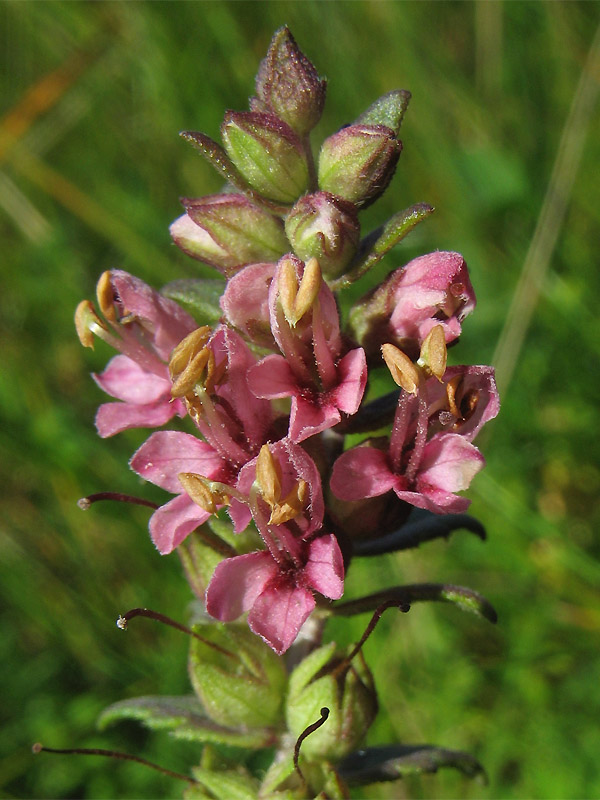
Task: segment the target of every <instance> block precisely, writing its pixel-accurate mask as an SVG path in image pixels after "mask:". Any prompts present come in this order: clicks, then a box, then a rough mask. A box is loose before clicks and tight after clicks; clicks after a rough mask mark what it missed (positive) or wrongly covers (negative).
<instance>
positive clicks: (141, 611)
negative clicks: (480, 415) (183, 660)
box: [117, 608, 238, 659]
mask: <svg viewBox="0 0 600 800" xmlns="http://www.w3.org/2000/svg"><path fill="white" fill-rule="evenodd" d="M135 617H147V618H148V619H153V620H155V621H156V622H162V623H163V625H169V626H170V627H171V628H175V630H178V631H181V632H182V633H187V635H188V636H193V637H194V639H198V641H199V642H202V644H205V645H206V646H207V647H210V648H212V649H213V650H216V651H217V652H218V653H221V655H224V656H227V658H234V659H237V658H238V656H237V655H236V654H235V653H232V652H231V651H230V650H226V649H225V648H224V647H221V646H220V645H218V644H215V643H214V642H209V641H208V639H205V638H204V637H203V636H200V634H199V633H196V632H195V631H193V630H192V629H191V628H188V627H187V626H186V625H182V624H181V622H176V621H175V620H174V619H171V617H167V616H166V615H165V614H161V613H160V612H159V611H152V610H151V609H149V608H132V609H131V611H128V612H127V613H126V614H123V616H121V614H119V618H118V619H117V628H120V629H121V630H122V631H126V630H127V625H128V623H129V620H131V619H134V618H135Z"/></svg>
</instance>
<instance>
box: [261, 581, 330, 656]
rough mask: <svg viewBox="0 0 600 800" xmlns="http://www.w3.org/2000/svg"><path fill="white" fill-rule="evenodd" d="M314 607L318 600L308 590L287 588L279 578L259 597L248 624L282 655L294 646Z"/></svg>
mask: <svg viewBox="0 0 600 800" xmlns="http://www.w3.org/2000/svg"><path fill="white" fill-rule="evenodd" d="M314 607H315V598H314V597H313V596H312V594H311V593H310V592H309V591H308V590H307V589H303V588H301V587H298V586H294V585H286V584H284V583H281V582H279V581H278V580H277V578H275V579H273V580H272V581H271V582H270V583H269V584H268V585H267V586H266V588H265V589H264V590H263V592H262V593H261V594H260V595H259V596H258V597H257V599H256V601H255V603H254V605H253V606H252V609H251V611H250V613H249V614H248V625H249V626H250V629H251V630H253V631H254V633H256V634H258V635H259V636H261V637H262V638H263V639H264V640H265V642H266V643H267V644H268V645H269V646H270V647H272V648H273V650H274V651H275V652H276V653H277V654H278V655H281V654H282V653H285V651H286V650H287V649H288V647H289V646H290V645H291V644H292V643H293V641H294V639H295V638H296V636H297V635H298V631H299V630H300V628H301V627H302V625H303V624H304V622H305V621H306V619H307V618H308V616H309V614H310V612H311V611H312V610H313V608H314Z"/></svg>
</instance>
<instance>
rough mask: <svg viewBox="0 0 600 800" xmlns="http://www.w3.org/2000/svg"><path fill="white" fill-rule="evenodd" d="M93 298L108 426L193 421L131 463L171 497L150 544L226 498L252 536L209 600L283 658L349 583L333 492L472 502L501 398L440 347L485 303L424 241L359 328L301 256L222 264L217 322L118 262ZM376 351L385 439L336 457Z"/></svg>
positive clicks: (173, 544)
mask: <svg viewBox="0 0 600 800" xmlns="http://www.w3.org/2000/svg"><path fill="white" fill-rule="evenodd" d="M190 224H192V223H191V222H190ZM98 305H99V307H100V311H101V312H102V315H103V318H102V317H100V315H99V314H97V312H96V310H95V309H94V307H93V306H92V304H91V303H86V302H84V303H82V304H80V307H79V308H78V311H77V316H76V322H77V327H78V331H79V334H80V338H81V339H82V341H83V343H84V344H90V339H91V334H92V333H94V334H97V335H98V336H100V337H101V338H103V339H104V340H106V341H108V342H109V343H110V344H112V345H113V346H115V347H116V348H117V349H118V350H119V351H120V353H121V354H120V355H117V356H116V357H115V358H113V359H112V360H111V361H110V363H109V365H108V367H107V368H106V370H105V371H104V372H103V373H102V374H101V375H95V376H94V377H95V380H96V382H97V383H98V384H99V386H100V387H101V388H102V389H103V390H104V391H106V392H107V393H108V394H109V395H111V396H112V397H114V398H116V400H117V401H118V402H111V403H108V404H104V405H102V406H100V408H99V410H98V415H97V418H96V425H97V428H98V432H99V434H100V435H101V436H103V437H106V436H111V435H113V434H115V433H117V432H119V431H122V430H125V429H126V428H134V427H146V428H157V427H160V426H162V425H164V424H165V423H167V422H168V421H169V420H171V419H172V418H173V417H175V416H179V417H182V418H183V417H185V416H187V417H188V418H189V422H188V423H187V425H188V427H187V428H186V429H185V430H183V429H177V430H159V431H155V432H154V433H152V434H151V435H150V437H149V438H148V439H147V440H146V441H145V442H144V444H142V446H141V447H140V448H139V449H138V450H137V452H136V453H135V454H134V455H133V457H132V459H131V462H130V464H131V467H132V469H133V470H134V471H135V472H136V473H137V474H138V475H140V476H141V477H142V478H143V479H145V480H147V481H150V482H152V483H154V484H156V485H157V486H159V487H161V488H162V489H164V490H165V491H167V492H169V493H170V494H171V495H174V496H173V497H172V499H170V500H168V501H167V502H165V504H164V505H162V506H160V507H159V508H158V509H157V510H156V511H155V512H154V513H153V515H152V517H151V519H150V535H151V537H152V540H153V542H154V544H155V545H156V547H157V549H158V550H159V552H160V553H162V554H167V553H170V552H172V551H173V550H174V549H175V548H177V547H178V546H179V545H180V544H181V543H182V542H183V541H184V539H185V538H186V537H187V536H188V535H189V534H190V533H192V531H194V530H195V529H196V528H197V527H198V526H199V525H202V524H203V523H205V522H206V521H207V520H209V519H210V517H211V515H212V514H214V513H216V512H218V511H219V510H220V509H226V512H227V513H228V515H229V517H230V519H231V522H232V525H233V530H234V532H235V533H240V532H242V531H244V530H247V529H248V527H249V526H253V527H254V528H255V529H256V531H257V532H258V536H259V537H260V538H259V540H258V541H260V542H261V545H260V547H259V548H258V549H256V550H254V551H253V552H245V553H242V554H240V555H236V556H233V557H231V558H225V559H224V560H222V561H221V562H220V563H219V564H218V566H217V568H216V570H215V571H214V574H213V577H212V580H211V581H210V583H209V585H208V588H207V591H206V598H205V600H206V609H207V611H208V612H209V613H210V614H211V615H212V616H214V617H215V618H217V619H219V620H223V621H229V620H233V619H236V618H237V617H239V616H240V615H241V614H243V613H244V612H248V624H249V626H250V628H251V629H252V630H253V631H254V632H255V633H256V634H258V635H260V636H261V637H262V638H263V639H264V640H265V641H266V642H268V644H269V645H270V646H271V647H272V648H273V649H274V650H275V651H276V652H277V653H282V652H284V651H285V650H287V648H289V646H290V645H291V644H292V642H293V641H294V639H295V638H296V636H297V634H298V632H299V630H300V628H301V627H302V625H303V624H304V622H305V621H306V619H307V618H308V616H309V615H310V613H311V612H312V611H313V609H314V608H315V606H316V605H317V603H324V602H326V600H324V599H323V598H327V599H328V600H335V599H338V598H340V597H341V596H342V594H343V584H344V569H345V564H344V560H345V561H346V567H347V563H348V560H349V557H350V555H351V547H350V549H349V548H348V546H347V543H348V541H349V534H348V532H347V531H344V530H343V529H342V528H341V527H340V525H341V523H340V522H339V520H338V518H337V516H336V515H335V514H334V513H330V512H329V511H328V510H327V509H326V507H325V502H324V488H325V496H328V492H329V490H331V492H333V494H334V495H335V496H336V497H337V498H338V499H340V500H342V501H354V500H361V499H365V498H373V497H376V496H379V495H383V494H385V493H388V492H392V491H393V492H394V493H395V495H396V496H397V498H399V499H400V500H401V501H404V503H406V504H410V505H412V506H417V507H419V508H424V509H428V510H430V511H433V512H435V513H448V512H457V511H463V510H464V509H466V508H467V506H468V504H469V501H468V500H466V499H465V498H463V497H459V496H457V495H456V492H458V491H461V490H463V489H466V488H467V487H468V486H469V483H470V481H471V479H472V478H473V476H474V475H475V474H476V472H477V471H478V470H479V469H480V468H481V466H482V464H483V457H482V456H481V454H480V453H479V451H478V450H477V448H476V447H475V446H474V445H473V443H472V442H473V439H474V438H475V436H476V435H477V433H478V431H479V430H480V429H481V427H482V425H484V424H485V422H487V421H488V420H489V419H491V418H493V417H494V416H495V415H496V414H497V412H498V395H497V391H496V388H495V384H494V377H493V370H492V369H491V368H490V367H483V366H471V367H468V366H454V367H447V368H446V342H448V343H449V342H451V341H453V340H454V339H456V338H457V337H458V335H459V334H460V329H461V322H462V319H463V318H464V316H465V315H466V314H467V313H469V311H471V310H472V308H473V307H474V305H475V298H474V294H473V290H472V287H471V284H470V282H469V278H468V274H467V270H466V265H465V263H464V261H463V259H462V258H461V257H460V256H459V255H458V254H456V253H440V252H437V253H431V254H430V255H427V256H423V257H421V258H417V259H415V260H414V261H412V262H411V263H409V264H408V265H407V266H406V267H404V268H402V269H400V270H397V271H396V272H394V273H392V275H391V276H390V277H389V278H388V280H387V281H386V282H385V283H384V284H382V286H380V287H379V288H378V289H377V290H375V291H374V292H372V293H371V294H370V295H368V296H366V297H365V298H364V299H363V300H362V301H360V302H359V304H358V305H357V308H359V309H360V310H361V314H362V317H363V319H366V320H367V321H368V322H369V329H368V331H366V330H363V331H362V333H360V336H359V333H357V332H356V331H355V330H354V331H353V330H352V326H350V328H349V330H347V331H346V332H345V333H342V332H341V330H340V317H339V312H338V307H337V304H336V299H335V297H334V294H333V293H332V291H331V289H330V288H329V286H328V285H327V283H326V281H325V279H324V278H323V275H322V274H321V270H320V267H319V263H318V262H317V260H316V259H314V258H311V259H309V260H308V261H307V262H306V263H304V262H302V261H300V260H299V259H298V258H297V257H296V256H294V255H285V256H283V257H282V258H281V259H280V260H279V261H278V262H277V263H276V264H274V263H253V264H250V265H247V266H243V267H241V268H238V270H237V271H236V270H234V269H230V268H228V282H227V285H226V289H225V292H224V294H223V297H222V298H221V309H222V312H223V316H222V319H221V322H220V324H218V325H217V326H216V328H214V329H211V328H209V327H208V326H203V327H200V328H198V326H197V323H196V322H195V321H194V319H193V318H192V317H191V316H190V315H189V314H187V313H186V312H185V311H183V310H182V308H181V307H180V306H179V305H177V303H175V302H173V301H172V300H170V299H167V298H166V297H164V296H163V295H161V294H159V293H158V292H155V291H154V290H152V289H151V288H150V287H148V286H147V285H146V284H144V283H143V282H142V281H140V280H138V279H137V278H134V277H133V276H131V275H128V274H127V273H125V272H122V271H119V270H115V271H112V272H110V273H105V275H104V276H103V277H102V279H101V281H100V283H99V287H98ZM359 341H360V343H361V344H362V345H363V346H358V343H359ZM382 345H383V346H384V347H383V357H384V359H385V361H386V363H387V364H388V366H389V367H390V370H391V372H392V375H393V377H394V378H395V380H396V382H397V383H399V384H400V386H401V387H402V391H401V392H400V396H399V400H398V406H397V410H396V414H395V418H394V422H393V426H392V430H391V435H390V436H389V437H384V438H381V437H380V438H379V439H367V440H366V441H365V442H363V443H362V444H360V445H359V446H357V447H354V448H352V449H350V450H346V451H345V452H344V451H343V441H344V440H343V434H342V433H339V432H338V431H337V430H336V426H339V428H340V430H343V426H344V425H347V424H348V421H349V420H351V418H352V417H353V416H354V415H355V414H357V413H358V412H359V410H360V408H361V404H362V403H363V399H364V395H365V390H366V386H367V377H368V369H367V363H369V365H371V364H372V365H373V366H374V367H376V366H379V365H381V363H382V360H381V346H382ZM265 351H267V353H266V354H265ZM269 351H270V352H269ZM417 355H418V360H416V361H415V360H414V359H416V358H417ZM340 423H342V425H341V426H340ZM340 542H344V543H345V546H344V554H345V559H344V558H343V557H342V550H341V548H340ZM347 551H348V552H347ZM315 595H317V597H316V596H315ZM317 598H319V599H317Z"/></svg>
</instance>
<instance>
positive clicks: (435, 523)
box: [354, 509, 486, 556]
mask: <svg viewBox="0 0 600 800" xmlns="http://www.w3.org/2000/svg"><path fill="white" fill-rule="evenodd" d="M460 529H464V530H467V531H471V532H472V533H474V534H475V535H476V536H478V537H479V538H480V539H481V540H482V541H484V540H485V538H486V533H485V528H484V527H483V525H482V524H481V522H479V520H476V519H475V517H471V516H469V515H468V514H433V513H432V512H431V511H424V510H422V509H415V510H414V511H413V512H412V513H411V515H410V517H409V518H408V521H407V522H406V524H405V525H403V526H402V527H401V528H399V529H398V530H397V531H394V532H393V533H390V534H387V535H386V536H381V537H380V538H379V539H369V540H365V541H362V542H360V541H359V542H355V544H354V555H355V556H378V555H382V554H383V553H393V552H395V551H397V550H409V549H410V548H412V547H419V545H421V544H423V542H430V541H431V540H432V539H448V538H449V536H450V534H451V533H453V532H454V531H457V530H460Z"/></svg>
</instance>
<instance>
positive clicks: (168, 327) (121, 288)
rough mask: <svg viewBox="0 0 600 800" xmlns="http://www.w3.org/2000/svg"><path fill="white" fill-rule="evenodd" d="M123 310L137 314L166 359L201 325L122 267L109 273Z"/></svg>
mask: <svg viewBox="0 0 600 800" xmlns="http://www.w3.org/2000/svg"><path fill="white" fill-rule="evenodd" d="M110 277H111V283H112V286H113V289H114V290H115V291H116V293H117V294H118V297H119V300H118V303H119V305H120V306H121V311H122V313H131V314H134V315H135V316H136V317H138V318H139V319H140V320H141V321H142V323H143V324H144V327H146V328H147V329H148V330H149V331H150V332H151V334H152V340H153V344H154V347H155V348H156V351H157V352H158V354H159V355H160V356H161V358H163V359H164V360H165V361H168V359H169V356H170V355H171V351H172V350H173V348H174V347H175V346H176V345H178V344H179V342H180V341H181V340H182V339H184V338H185V337H186V336H187V335H188V333H191V332H192V331H193V330H195V329H196V328H197V327H198V325H197V324H196V322H195V320H194V319H193V318H192V317H191V316H190V315H189V314H188V313H187V311H184V310H183V309H182V308H181V306H179V305H177V303H175V302H174V301H173V300H169V298H168V297H163V295H161V294H159V293H158V292H156V291H154V289H152V288H151V287H150V286H148V284H147V283H144V281H141V280H140V279H139V278H136V277H135V276H133V275H130V274H129V273H128V272H124V271H123V270H120V269H115V270H112V271H111V273H110Z"/></svg>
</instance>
